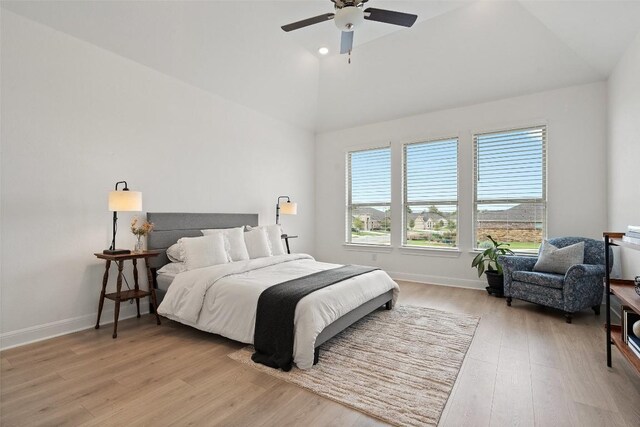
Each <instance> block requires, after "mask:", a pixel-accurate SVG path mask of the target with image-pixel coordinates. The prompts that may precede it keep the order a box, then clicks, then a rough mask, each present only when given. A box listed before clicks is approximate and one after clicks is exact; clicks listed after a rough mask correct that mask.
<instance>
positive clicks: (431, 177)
mask: <svg viewBox="0 0 640 427" xmlns="http://www.w3.org/2000/svg"><path fill="white" fill-rule="evenodd" d="M403 210H404V230H405V233H404V244H405V245H406V246H422V247H456V246H457V241H458V140H457V139H445V140H439V141H430V142H420V143H415V144H407V145H405V146H404V209H403Z"/></svg>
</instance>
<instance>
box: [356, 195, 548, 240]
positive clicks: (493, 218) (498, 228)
mask: <svg viewBox="0 0 640 427" xmlns="http://www.w3.org/2000/svg"><path fill="white" fill-rule="evenodd" d="M476 215H477V217H476V219H477V224H478V225H477V228H476V244H477V245H478V247H479V248H483V247H486V246H487V245H488V244H490V242H489V239H487V237H486V236H487V235H491V236H492V237H493V238H494V239H496V240H499V241H501V242H508V243H510V247H511V248H512V249H513V250H519V251H526V250H532V251H537V249H538V248H539V247H540V242H541V241H542V230H543V224H544V206H543V205H541V204H536V203H520V204H517V205H501V206H497V205H487V206H485V205H479V206H478V211H477V213H476ZM351 225H352V228H351V241H352V243H356V244H378V245H388V244H390V233H391V211H390V210H389V209H388V208H387V207H384V206H372V207H358V208H355V209H354V210H353V218H352V223H351ZM406 227H407V236H406V245H407V246H435V247H455V246H456V245H457V234H458V221H457V212H456V211H455V210H453V209H452V208H451V207H450V206H442V205H441V206H433V205H432V206H417V207H416V206H414V207H412V208H411V209H410V211H408V212H407V216H406Z"/></svg>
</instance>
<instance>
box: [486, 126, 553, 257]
mask: <svg viewBox="0 0 640 427" xmlns="http://www.w3.org/2000/svg"><path fill="white" fill-rule="evenodd" d="M546 142H547V131H546V127H545V126H539V127H532V128H527V129H516V130H510V131H503V132H495V133H485V134H477V135H474V149H475V156H474V177H475V180H474V181H475V200H474V204H475V228H476V246H477V247H483V245H484V244H486V241H487V238H486V235H487V234H490V235H492V237H493V238H494V239H496V240H501V241H505V242H511V243H512V249H522V250H527V249H531V250H534V249H536V248H537V247H539V245H540V243H541V241H542V238H543V237H544V236H545V234H546V233H545V217H546Z"/></svg>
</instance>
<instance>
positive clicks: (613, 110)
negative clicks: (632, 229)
mask: <svg viewBox="0 0 640 427" xmlns="http://www.w3.org/2000/svg"><path fill="white" fill-rule="evenodd" d="M608 92H609V138H608V140H609V145H608V160H609V189H608V190H609V191H608V195H609V197H608V203H609V229H610V230H611V231H622V232H624V231H625V230H626V228H627V226H628V225H640V34H638V36H637V37H636V39H635V41H634V42H633V43H632V44H631V46H629V48H628V49H627V51H626V53H625V55H624V56H623V57H622V59H621V60H620V62H619V63H618V65H617V66H616V68H615V69H614V71H613V73H612V75H611V77H610V78H609V83H608ZM621 261H622V262H621V265H622V273H623V276H624V277H625V278H632V277H634V276H638V275H640V253H639V252H633V251H629V250H622V251H621Z"/></svg>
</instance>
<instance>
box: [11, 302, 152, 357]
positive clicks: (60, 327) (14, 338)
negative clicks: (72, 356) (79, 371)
mask: <svg viewBox="0 0 640 427" xmlns="http://www.w3.org/2000/svg"><path fill="white" fill-rule="evenodd" d="M145 305H146V304H143V305H142V307H141V310H140V311H141V314H142V313H143V312H144V313H147V312H148V311H147V308H144V306H145ZM113 314H114V313H113V309H111V310H103V311H102V316H100V325H101V326H102V325H108V324H112V323H113ZM97 315H98V313H97V312H96V313H93V314H87V315H84V316H80V317H74V318H71V319H64V320H58V321H55V322H51V323H45V324H44V325H37V326H30V327H28V328H24V329H19V330H17V331H11V332H5V333H4V334H0V350H7V349H10V348H13V347H19V346H21V345H25V344H31V343H34V342H37V341H43V340H46V339H49V338H53V337H58V336H60V335H66V334H70V333H72V332H77V331H82V330H85V329H90V328H93V327H95V325H96V317H97ZM136 315H137V312H136V306H135V304H133V305H132V306H129V304H127V305H126V306H124V307H121V308H120V316H119V320H124V319H129V318H131V317H135V316H136Z"/></svg>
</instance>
